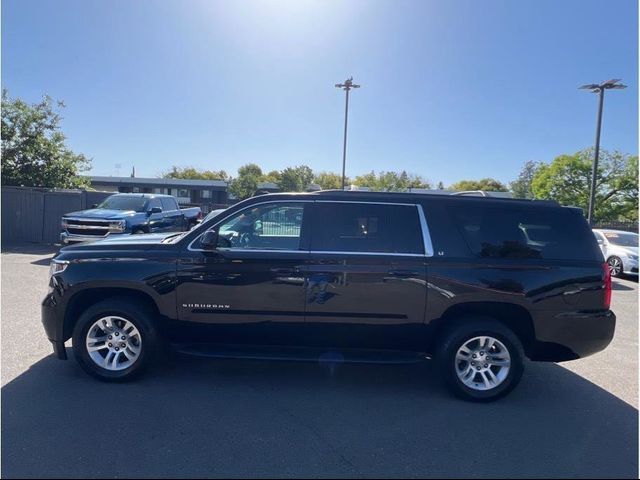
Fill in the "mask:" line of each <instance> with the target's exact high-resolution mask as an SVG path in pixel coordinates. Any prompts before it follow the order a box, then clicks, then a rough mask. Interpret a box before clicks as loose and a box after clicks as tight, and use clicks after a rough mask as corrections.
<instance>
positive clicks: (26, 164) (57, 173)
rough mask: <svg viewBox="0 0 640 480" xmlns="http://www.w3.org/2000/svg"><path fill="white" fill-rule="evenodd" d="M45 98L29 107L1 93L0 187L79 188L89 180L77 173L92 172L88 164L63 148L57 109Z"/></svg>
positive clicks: (60, 106)
mask: <svg viewBox="0 0 640 480" xmlns="http://www.w3.org/2000/svg"><path fill="white" fill-rule="evenodd" d="M62 108H64V103H62V102H57V103H56V104H55V106H54V103H53V101H52V100H51V98H50V97H48V96H45V97H44V98H43V99H42V101H40V102H39V103H34V104H28V103H26V102H24V101H23V100H20V99H19V98H15V99H13V98H10V97H9V95H8V93H7V91H6V90H3V91H2V185H16V186H30V187H47V188H80V187H87V186H89V183H90V182H89V179H88V178H86V177H81V176H79V173H81V172H84V171H86V170H89V168H91V160H90V159H88V158H87V157H85V156H84V155H82V154H76V153H74V152H73V151H71V149H70V148H69V147H67V145H66V144H65V140H66V137H65V136H64V134H63V133H62V132H61V130H60V120H61V117H60V114H59V113H58V112H59V110H60V109H62Z"/></svg>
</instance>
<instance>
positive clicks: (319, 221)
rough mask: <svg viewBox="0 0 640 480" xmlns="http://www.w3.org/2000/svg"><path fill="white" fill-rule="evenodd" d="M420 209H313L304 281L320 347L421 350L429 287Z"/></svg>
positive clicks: (344, 205) (325, 204)
mask: <svg viewBox="0 0 640 480" xmlns="http://www.w3.org/2000/svg"><path fill="white" fill-rule="evenodd" d="M419 208H420V207H418V206H416V205H406V204H382V203H361V202H337V201H335V202H334V201H317V202H316V204H315V207H314V215H313V216H314V222H313V224H314V227H313V238H312V240H311V244H310V248H311V252H310V257H309V261H308V262H307V266H306V269H305V274H306V278H307V310H306V312H307V313H306V314H307V326H308V328H309V330H310V331H311V332H312V333H310V336H311V337H312V338H313V340H314V342H315V343H316V344H318V346H323V347H335V348H346V347H359V348H387V349H393V348H397V349H406V348H409V349H411V348H414V347H420V345H417V344H418V343H419V342H420V338H421V336H422V334H423V333H424V315H425V305H426V296H427V283H426V261H425V260H426V256H425V249H426V246H425V241H424V239H423V235H422V228H421V220H420V214H421V211H420V209H419ZM424 347H425V345H422V348H424Z"/></svg>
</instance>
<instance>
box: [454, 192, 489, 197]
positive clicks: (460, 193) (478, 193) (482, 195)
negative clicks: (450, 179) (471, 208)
mask: <svg viewBox="0 0 640 480" xmlns="http://www.w3.org/2000/svg"><path fill="white" fill-rule="evenodd" d="M449 195H469V196H474V197H490V196H491V195H489V194H488V193H487V192H485V191H484V190H464V191H462V192H453V193H450V194H449Z"/></svg>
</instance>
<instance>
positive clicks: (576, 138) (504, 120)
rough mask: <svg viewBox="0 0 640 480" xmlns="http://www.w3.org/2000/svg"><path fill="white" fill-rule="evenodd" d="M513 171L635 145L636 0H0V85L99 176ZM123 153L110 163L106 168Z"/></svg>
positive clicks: (446, 176)
mask: <svg viewBox="0 0 640 480" xmlns="http://www.w3.org/2000/svg"><path fill="white" fill-rule="evenodd" d="M349 76H353V78H354V81H355V82H356V83H358V84H360V85H361V86H362V87H361V88H360V89H358V90H355V91H353V92H352V94H351V96H350V104H349V132H348V150H347V175H348V176H351V177H354V176H356V175H358V174H362V173H366V172H368V171H371V170H375V171H380V170H385V171H387V170H396V171H399V170H406V171H407V172H409V173H413V174H418V175H422V176H423V177H425V178H427V179H429V180H431V181H432V182H434V183H435V182H438V181H442V182H444V184H445V185H449V184H451V183H453V182H455V181H458V180H461V179H478V178H483V177H494V178H496V179H498V180H500V181H503V182H508V181H510V180H513V179H514V178H515V177H516V176H517V175H518V172H519V171H520V169H521V167H522V164H523V163H524V162H525V161H527V160H536V161H545V162H549V161H551V160H553V158H554V157H556V156H557V155H560V154H564V153H573V152H576V151H578V150H581V149H584V148H588V147H590V146H592V145H593V141H594V135H595V120H596V111H597V98H596V96H595V95H593V94H591V93H589V92H588V91H584V90H578V88H577V87H578V86H580V85H583V84H585V83H594V82H601V81H604V80H608V79H611V78H620V79H622V80H623V82H624V83H625V84H626V85H628V86H629V88H627V89H626V90H615V91H609V92H607V94H606V97H605V112H604V119H603V130H602V147H603V148H606V149H611V150H621V151H623V152H627V153H631V154H637V153H638V3H637V2H636V1H634V0H612V1H608V2H602V1H590V0H563V1H555V0H535V1H534V0H527V1H525V0H519V1H508V0H483V1H476V0H437V1H436V0H349V1H330V0H322V1H320V0H280V1H275V0H274V1H267V0H254V1H249V0H235V1H231V0H226V1H215V0H202V1H200V0H136V1H129V0H109V1H107V0H100V1H97V0H56V1H53V0H37V1H34V0H3V1H2V73H1V77H2V86H3V88H6V89H8V91H9V95H10V96H12V97H20V98H23V99H24V100H27V101H29V102H36V101H38V100H39V99H40V98H41V97H42V96H43V95H44V94H48V95H50V96H51V97H53V98H54V99H59V100H63V101H64V102H65V103H66V108H65V109H64V111H63V117H64V119H63V122H62V128H63V131H64V133H65V134H66V135H67V137H68V144H69V146H70V147H71V148H72V149H73V150H74V151H76V152H78V153H83V154H85V155H87V156H88V157H90V158H92V159H93V169H92V171H91V174H94V175H117V174H120V175H128V174H129V173H130V172H131V168H132V166H134V165H135V169H136V174H137V176H140V177H155V176H158V175H160V174H162V173H163V172H165V171H167V170H169V169H170V168H171V166H172V165H178V166H194V167H196V168H202V169H211V170H220V169H224V170H226V171H227V172H228V173H230V174H232V175H235V174H236V170H237V168H238V167H239V166H241V165H243V164H246V163H249V162H253V163H257V164H259V165H260V166H261V167H262V168H263V170H264V171H265V172H267V171H270V170H274V169H275V170H280V169H283V168H285V167H287V166H296V165H302V164H305V165H309V166H310V167H311V168H313V169H314V170H316V171H333V172H337V173H339V172H340V171H341V168H342V140H343V138H342V135H343V128H344V124H343V122H344V92H343V91H341V90H338V89H336V88H335V87H334V85H335V84H336V83H340V82H342V81H344V80H345V79H346V78H347V77H349ZM117 165H120V168H119V169H118V168H117Z"/></svg>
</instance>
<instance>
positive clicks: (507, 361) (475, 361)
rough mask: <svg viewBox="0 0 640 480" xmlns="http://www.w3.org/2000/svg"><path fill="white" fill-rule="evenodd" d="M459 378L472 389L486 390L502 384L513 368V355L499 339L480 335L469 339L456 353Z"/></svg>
mask: <svg viewBox="0 0 640 480" xmlns="http://www.w3.org/2000/svg"><path fill="white" fill-rule="evenodd" d="M455 363H456V365H455V368H456V375H457V376H458V379H459V380H460V381H461V382H462V383H463V384H464V385H465V386H467V387H468V388H471V389H472V390H479V391H486V390H491V389H493V388H496V387H497V386H499V385H501V384H502V383H503V382H504V381H505V379H506V378H507V376H508V375H509V370H510V368H511V355H509V350H508V349H507V347H506V346H505V345H504V344H503V343H502V342H501V341H500V340H498V339H496V338H493V337H490V336H479V337H474V338H471V339H470V340H467V341H466V342H465V343H464V344H463V345H462V346H461V347H460V348H459V349H458V352H457V353H456V357H455Z"/></svg>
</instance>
